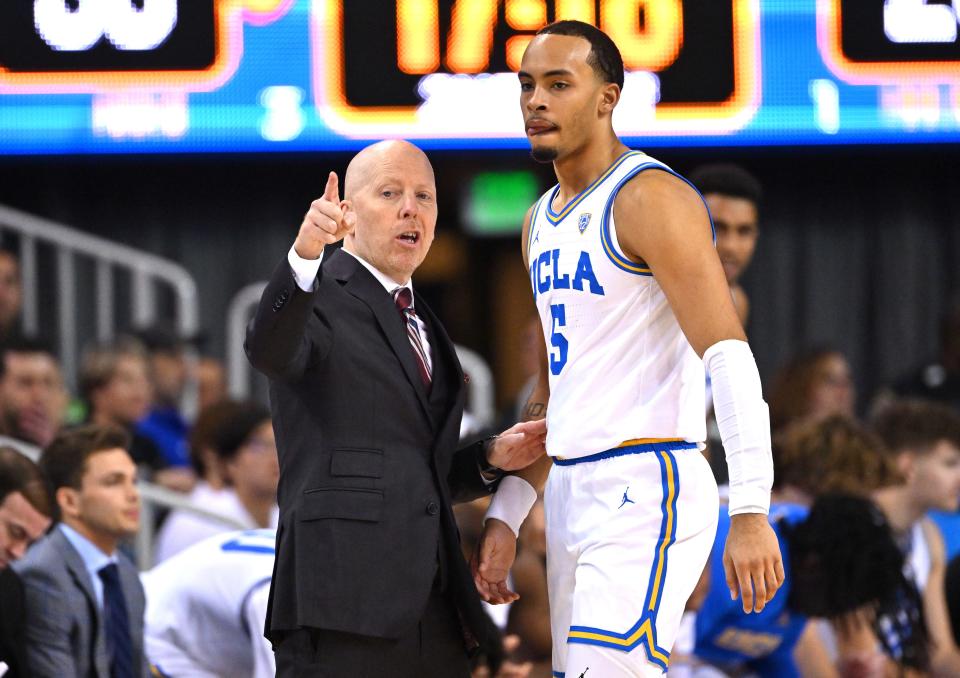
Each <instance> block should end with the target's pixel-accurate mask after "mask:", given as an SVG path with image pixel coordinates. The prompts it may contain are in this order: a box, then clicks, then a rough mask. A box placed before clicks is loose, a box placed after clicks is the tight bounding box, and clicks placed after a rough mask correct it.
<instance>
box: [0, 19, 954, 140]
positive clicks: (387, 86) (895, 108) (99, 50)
mask: <svg viewBox="0 0 960 678" xmlns="http://www.w3.org/2000/svg"><path fill="white" fill-rule="evenodd" d="M557 19H579V20H582V21H586V22H589V23H592V24H594V25H596V26H598V27H600V28H601V29H603V30H604V31H606V32H607V33H608V34H609V35H610V36H611V37H612V38H613V39H614V41H615V42H616V43H617V45H618V46H619V47H620V50H621V52H622V54H623V57H624V63H625V66H626V71H627V72H626V82H625V86H624V90H623V96H622V99H621V103H620V105H619V106H618V107H617V109H616V112H615V115H614V126H615V128H616V129H617V131H618V133H619V134H620V135H621V136H622V137H624V138H625V140H626V141H627V142H628V143H630V144H632V145H636V146H642V147H655V146H718V145H739V146H742V145H747V146H761V145H795V144H844V143H918V142H957V141H960V35H958V33H960V0H7V1H3V2H0V153H3V154H5V155H11V154H83V153H171V152H172V153H177V152H189V153H196V152H238V151H319V150H348V149H355V148H359V147H361V146H363V145H366V144H367V143H369V142H370V141H372V140H376V139H382V138H386V137H404V138H409V139H411V140H415V141H416V142H417V143H419V144H420V145H421V146H423V147H425V148H462V149H471V148H524V147H526V143H527V142H526V140H525V139H524V137H523V125H522V119H521V115H520V111H519V84H518V81H517V77H516V75H515V71H516V70H517V68H518V67H519V63H520V58H521V56H522V54H523V50H524V49H525V48H526V46H527V44H528V43H529V41H530V40H531V38H532V36H533V35H534V34H535V33H536V31H537V30H538V29H539V28H540V27H542V26H543V25H545V24H547V23H549V22H550V21H554V20H557Z"/></svg>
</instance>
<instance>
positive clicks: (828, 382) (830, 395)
mask: <svg viewBox="0 0 960 678" xmlns="http://www.w3.org/2000/svg"><path fill="white" fill-rule="evenodd" d="M855 404H856V390H855V388H854V384H853V377H852V376H851V370H850V364H849V363H848V362H847V359H846V358H845V357H844V355H843V354H842V353H841V352H840V351H837V350H835V349H832V348H816V349H812V350H809V351H805V352H803V353H799V354H797V355H795V356H794V357H793V358H791V359H790V360H789V361H788V362H787V364H786V365H784V366H783V367H782V368H781V369H780V371H779V372H777V374H776V376H775V377H774V380H773V388H772V389H771V393H770V424H771V427H772V429H773V431H774V432H776V431H780V430H783V429H784V428H785V427H786V426H788V425H790V424H793V423H795V422H797V421H819V420H821V419H824V418H825V417H829V416H830V415H833V414H840V415H844V416H853V414H854V407H855Z"/></svg>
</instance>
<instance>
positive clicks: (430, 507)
mask: <svg viewBox="0 0 960 678" xmlns="http://www.w3.org/2000/svg"><path fill="white" fill-rule="evenodd" d="M438 513H440V504H438V503H437V502H435V501H431V502H428V503H427V515H431V516H435V515H437V514H438Z"/></svg>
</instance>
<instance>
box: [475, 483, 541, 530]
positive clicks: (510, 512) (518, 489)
mask: <svg viewBox="0 0 960 678" xmlns="http://www.w3.org/2000/svg"><path fill="white" fill-rule="evenodd" d="M536 501H537V491H536V490H535V489H533V485H531V484H530V483H528V482H527V481H526V480H524V479H523V478H521V477H519V476H505V477H504V478H503V480H501V481H500V486H499V487H498V488H497V491H496V492H495V493H494V495H493V499H491V500H490V508H488V509H487V515H486V516H484V518H483V522H484V524H486V522H487V521H488V520H490V519H491V518H496V519H497V520H502V521H503V522H505V523H506V524H507V526H508V527H509V528H510V529H511V530H513V533H514V534H515V535H517V536H520V525H521V524H522V523H523V521H524V519H525V518H526V517H527V514H528V513H530V509H531V508H533V505H534V503H536Z"/></svg>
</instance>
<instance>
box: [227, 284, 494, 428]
mask: <svg viewBox="0 0 960 678" xmlns="http://www.w3.org/2000/svg"><path fill="white" fill-rule="evenodd" d="M266 285H267V283H266V282H257V283H252V284H250V285H247V286H246V287H244V288H242V289H241V290H240V291H239V292H237V293H236V294H235V295H234V296H233V299H232V300H231V301H230V305H229V306H228V307H227V327H226V340H227V385H228V388H229V390H230V395H231V396H232V397H234V398H238V399H244V398H250V397H260V399H265V398H264V397H263V396H262V394H254V384H253V370H252V368H251V367H250V363H249V361H247V356H246V355H244V351H243V340H244V336H245V335H246V328H247V323H249V322H250V319H251V318H252V317H253V314H254V311H255V310H256V308H257V303H259V301H260V297H261V296H262V295H263V290H264V288H265V287H266ZM456 349H457V357H458V358H460V364H461V366H462V367H463V371H464V373H465V374H466V375H468V376H469V382H468V384H467V411H468V412H469V413H470V414H471V416H473V417H474V419H475V420H476V421H475V426H476V428H478V429H483V428H486V427H487V426H490V425H492V424H493V423H494V418H495V416H496V408H495V404H494V400H495V394H494V384H493V372H492V371H491V370H490V367H489V366H488V365H487V363H486V361H485V360H484V359H483V358H482V357H481V356H480V354H479V353H477V352H475V351H472V350H470V349H468V348H465V347H463V346H460V345H457V346H456Z"/></svg>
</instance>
